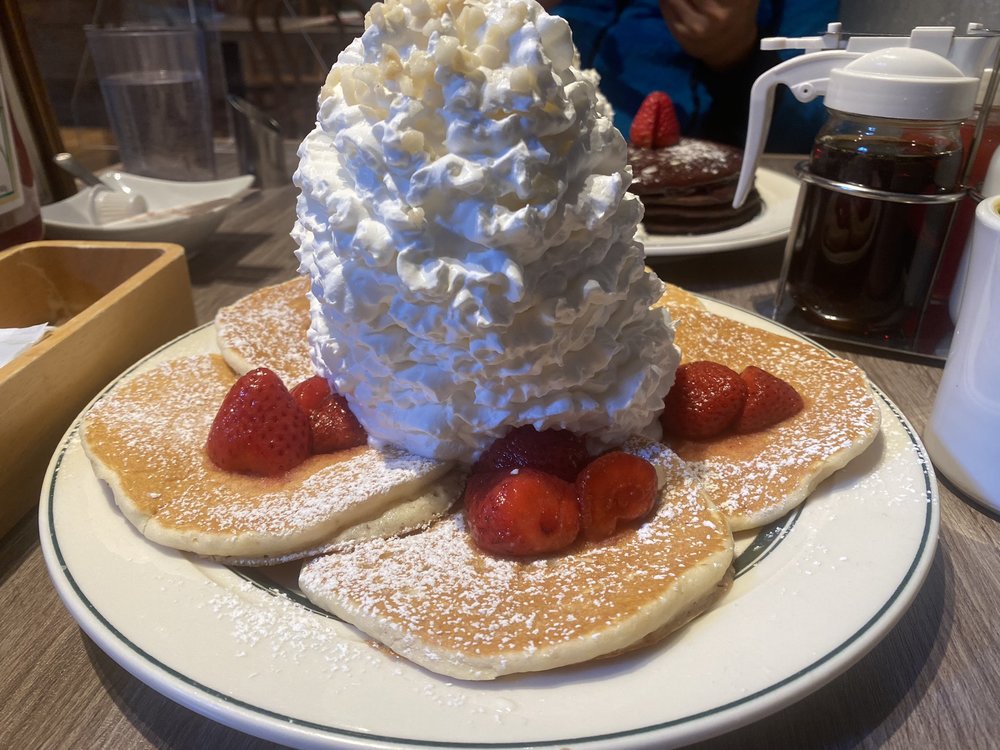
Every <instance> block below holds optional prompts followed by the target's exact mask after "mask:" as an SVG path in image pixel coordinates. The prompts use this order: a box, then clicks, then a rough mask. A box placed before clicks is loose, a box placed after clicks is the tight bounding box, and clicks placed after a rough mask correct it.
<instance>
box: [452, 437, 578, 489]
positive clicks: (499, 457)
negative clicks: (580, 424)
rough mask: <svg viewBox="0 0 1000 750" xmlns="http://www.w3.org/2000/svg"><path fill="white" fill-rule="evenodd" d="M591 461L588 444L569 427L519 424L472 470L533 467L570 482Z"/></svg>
mask: <svg viewBox="0 0 1000 750" xmlns="http://www.w3.org/2000/svg"><path fill="white" fill-rule="evenodd" d="M589 460H590V454H589V453H588V452H587V444H586V442H585V441H584V439H583V438H582V437H580V436H579V435H576V434H574V433H572V432H570V431H569V430H542V431H540V432H539V431H538V430H536V429H535V428H534V427H533V426H532V425H530V424H529V425H521V426H520V427H515V428H514V429H512V430H511V431H510V432H508V433H507V434H506V435H504V436H503V437H502V438H498V439H496V440H494V441H493V443H491V444H490V446H489V447H488V448H487V449H486V450H485V451H483V454H482V455H481V456H480V457H479V460H478V461H477V462H476V463H475V465H474V466H473V467H472V471H473V472H474V473H476V472H483V471H509V470H511V469H521V468H532V469H539V470H540V471H544V472H547V473H549V474H552V475H554V476H557V477H559V478H560V479H563V480H565V481H567V482H572V481H573V480H574V479H576V475H577V473H578V472H579V471H580V469H582V468H583V467H584V466H586V464H587V462H588V461H589Z"/></svg>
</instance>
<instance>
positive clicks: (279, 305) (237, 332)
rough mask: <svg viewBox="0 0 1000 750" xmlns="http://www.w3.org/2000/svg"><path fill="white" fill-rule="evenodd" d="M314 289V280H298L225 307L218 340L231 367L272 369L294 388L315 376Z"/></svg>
mask: <svg viewBox="0 0 1000 750" xmlns="http://www.w3.org/2000/svg"><path fill="white" fill-rule="evenodd" d="M308 289H309V280H308V279H306V278H305V277H297V278H294V279H292V280H291V281H286V282H285V283H283V284H277V285H275V286H269V287H265V288H263V289H260V290H258V291H256V292H253V293H252V294H248V295H247V296H246V297H243V298H242V299H240V300H239V301H237V302H235V303H234V304H232V305H230V306H229V307H223V308H221V309H220V310H219V312H218V313H217V314H216V316H215V328H216V337H217V339H218V341H219V347H220V348H221V349H222V351H223V352H224V353H225V354H226V355H227V356H226V359H227V361H228V363H229V365H230V366H232V367H233V368H234V369H235V370H236V371H237V372H238V373H239V374H243V372H246V371H248V370H252V369H253V368H255V367H264V366H266V367H270V368H271V369H272V370H274V371H275V372H276V373H278V375H279V376H280V377H281V379H282V380H283V381H284V382H285V384H286V385H288V387H289V388H290V387H292V386H293V385H295V384H296V383H298V382H300V381H302V380H305V379H306V378H308V377H311V376H313V375H315V374H316V368H315V367H314V366H313V363H312V360H311V359H310V357H309V345H308V342H307V341H306V334H307V332H308V330H309V301H308V298H307V297H306V291H307V290H308ZM232 355H235V356H232Z"/></svg>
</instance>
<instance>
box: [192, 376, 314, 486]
mask: <svg viewBox="0 0 1000 750" xmlns="http://www.w3.org/2000/svg"><path fill="white" fill-rule="evenodd" d="M205 450H206V451H207V452H208V457H209V458H210V459H212V461H213V462H214V463H215V465H216V466H218V467H219V468H220V469H225V470H226V471H233V472H238V473H240V474H253V475H257V476H276V475H278V474H282V473H284V472H286V471H288V470H289V469H291V468H292V467H294V466H298V465H299V464H300V463H302V462H303V461H305V460H306V458H308V457H309V455H310V453H311V438H310V429H309V417H307V416H306V414H305V412H303V411H302V410H301V409H300V408H299V405H298V404H297V403H296V401H295V399H294V398H293V397H292V395H291V394H290V393H289V392H288V389H287V388H286V387H285V384H284V383H282V382H281V378H279V377H278V376H277V375H276V374H275V373H274V372H273V371H271V370H269V369H267V368H266V367H259V368H257V369H256V370H251V371H250V372H248V373H247V374H246V375H244V376H243V377H241V378H240V379H239V380H237V381H236V382H235V383H234V384H233V387H232V388H230V389H229V393H227V394H226V397H225V399H223V401H222V406H221V407H219V411H218V413H217V414H216V415H215V420H214V421H213V422H212V427H211V429H210V430H209V433H208V440H207V441H206V443H205Z"/></svg>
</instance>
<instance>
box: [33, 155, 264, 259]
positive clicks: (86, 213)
mask: <svg viewBox="0 0 1000 750" xmlns="http://www.w3.org/2000/svg"><path fill="white" fill-rule="evenodd" d="M104 179H106V180H114V181H116V182H119V183H121V184H122V185H124V186H126V187H128V188H130V189H132V190H134V191H135V192H137V193H139V194H140V195H142V196H143V197H144V198H145V199H146V203H147V205H148V207H149V211H150V212H157V211H171V210H176V209H183V208H184V207H186V206H191V205H193V204H195V203H203V202H205V201H212V200H218V199H222V198H230V197H233V196H236V195H238V194H240V193H242V192H243V191H245V190H246V189H247V188H249V187H250V185H251V184H252V183H253V179H254V178H253V175H242V176H240V177H232V178H229V179H226V180H205V181H199V182H178V181H174V180H157V179H154V178H152V177H141V176H139V175H134V174H129V173H128V172H112V173H110V174H107V175H104ZM93 190H94V188H86V189H84V190H81V191H80V192H78V193H76V194H74V195H71V196H70V197H69V198H66V199H65V200H61V201H59V202H58V203H52V204H50V205H48V206H42V221H43V222H44V223H45V237H46V238H47V239H50V240H98V241H113V242H176V243H177V244H178V245H183V246H184V248H185V249H186V250H187V251H188V254H189V255H192V254H194V253H195V252H197V251H198V250H199V249H200V247H201V246H202V245H203V244H204V242H205V241H206V240H207V239H208V238H209V237H210V236H211V235H212V233H214V232H215V230H216V229H218V228H219V224H221V223H222V220H223V219H224V218H225V217H226V213H228V211H229V209H230V208H231V207H232V204H230V205H226V206H220V207H218V208H215V209H214V210H209V211H204V212H202V213H196V214H183V213H176V214H172V215H166V216H158V217H151V218H149V219H148V220H139V219H136V220H134V221H129V222H120V223H111V224H105V225H101V224H96V223H95V222H94V217H93V215H92V214H91V211H90V194H91V192H92V191H93Z"/></svg>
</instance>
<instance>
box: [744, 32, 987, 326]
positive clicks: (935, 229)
mask: <svg viewBox="0 0 1000 750" xmlns="http://www.w3.org/2000/svg"><path fill="white" fill-rule="evenodd" d="M979 28H981V27H978V26H970V36H962V37H958V36H955V34H954V28H952V27H918V28H916V29H914V30H913V32H912V33H911V34H910V36H909V37H860V36H853V37H849V38H848V37H846V35H842V34H841V33H840V26H839V24H831V25H830V27H829V28H828V31H827V33H826V34H824V35H823V36H819V37H807V38H803V39H785V38H774V39H765V40H763V42H762V43H761V47H762V48H763V49H782V48H786V49H804V50H806V54H804V55H802V56H800V57H797V58H793V59H791V60H787V61H785V62H783V63H781V64H779V65H777V66H775V67H774V68H772V69H770V70H769V71H767V72H765V73H764V74H763V75H761V76H760V78H758V79H757V81H756V83H755V84H754V86H753V89H752V90H751V94H750V120H749V124H748V131H747V143H746V153H745V157H744V163H743V168H742V173H741V175H740V182H739V185H738V187H737V191H736V197H735V199H734V201H733V203H734V205H735V206H739V205H740V204H742V202H743V200H744V198H745V197H746V195H747V193H748V192H749V190H750V188H751V186H752V181H753V176H754V173H755V170H756V167H757V161H758V159H759V157H760V153H761V150H762V149H763V145H764V141H765V139H766V137H767V131H768V128H769V125H770V112H771V105H772V103H773V99H774V91H775V87H776V86H777V85H779V84H784V85H786V86H788V87H789V88H790V89H791V91H792V93H793V94H794V96H795V97H796V99H798V100H799V101H801V102H807V101H811V100H812V99H814V98H816V97H817V96H824V97H825V101H824V103H825V105H826V107H827V110H828V119H827V121H826V123H825V124H824V126H823V127H822V128H821V130H820V131H819V133H818V135H817V136H816V140H815V143H814V145H813V150H812V154H811V157H810V160H809V162H808V163H803V164H801V165H799V167H798V168H797V174H798V176H799V177H800V178H801V180H802V181H803V185H802V188H801V189H800V192H799V199H798V205H797V208H796V215H795V220H794V224H793V227H792V231H791V234H790V236H789V240H788V245H787V246H786V252H785V261H784V267H783V269H782V278H781V281H780V285H779V298H778V301H777V303H776V305H777V309H778V310H780V309H781V305H782V295H783V294H785V293H787V294H788V296H789V297H790V298H791V300H792V302H793V303H794V305H795V307H796V308H797V309H798V310H799V311H800V312H801V313H802V314H803V315H804V316H806V317H807V318H809V319H810V320H812V321H813V322H815V323H818V324H820V325H822V326H824V327H828V328H832V329H838V330H841V331H845V332H849V333H852V334H862V335H868V334H871V333H875V334H876V335H880V336H886V337H888V336H891V335H893V334H894V333H903V334H904V335H905V333H906V332H907V331H911V332H912V329H913V328H914V327H915V326H916V325H917V322H918V321H919V318H920V315H921V312H922V309H923V307H924V303H925V301H926V298H927V294H928V290H929V288H930V284H931V280H932V278H933V275H934V271H935V268H936V265H937V262H938V257H939V255H940V253H941V248H942V246H943V243H944V240H945V237H946V235H947V232H948V228H949V224H950V222H951V219H952V215H953V213H954V209H955V206H956V205H957V202H958V201H959V200H960V199H961V198H962V197H963V195H964V192H963V191H962V186H961V184H960V182H961V173H962V166H963V163H964V158H963V153H962V141H961V137H960V132H959V124H960V123H961V121H962V120H963V119H964V118H966V117H968V116H969V115H970V114H971V113H972V110H973V106H974V104H975V99H976V91H977V87H978V83H979V76H980V74H981V72H982V70H983V68H984V67H985V63H986V59H987V56H988V55H989V53H990V51H991V48H992V45H993V43H994V42H995V38H993V37H991V36H988V35H986V34H985V33H982V34H976V31H977V30H978V29H979Z"/></svg>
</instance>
